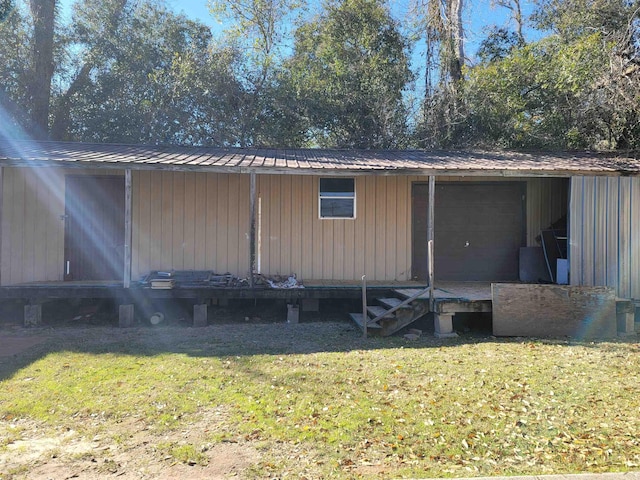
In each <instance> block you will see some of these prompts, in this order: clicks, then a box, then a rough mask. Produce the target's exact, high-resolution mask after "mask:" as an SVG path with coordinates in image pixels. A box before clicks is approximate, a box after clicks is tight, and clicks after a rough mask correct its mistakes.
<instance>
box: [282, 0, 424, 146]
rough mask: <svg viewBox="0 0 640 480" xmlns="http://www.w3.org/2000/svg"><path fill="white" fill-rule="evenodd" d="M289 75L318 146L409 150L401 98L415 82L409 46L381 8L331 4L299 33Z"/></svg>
mask: <svg viewBox="0 0 640 480" xmlns="http://www.w3.org/2000/svg"><path fill="white" fill-rule="evenodd" d="M287 68H288V73H289V81H290V85H291V90H292V91H295V92H296V100H297V104H296V107H297V108H298V109H299V110H300V111H302V112H304V116H305V117H306V119H307V122H308V131H309V136H310V141H311V143H312V144H315V145H319V146H337V147H353V148H390V147H400V146H402V145H403V143H404V132H405V127H406V123H405V122H406V119H407V111H406V109H405V108H404V104H403V99H402V93H403V90H404V89H405V87H406V86H407V84H408V82H409V81H410V80H411V79H412V74H411V71H410V69H409V62H408V58H407V41H406V39H405V38H403V36H402V35H401V33H400V32H399V28H398V25H397V24H396V23H395V22H394V21H393V20H392V18H391V16H390V14H389V12H388V10H387V9H386V8H384V7H383V6H382V5H381V4H380V2H378V1H376V0H345V1H343V2H334V3H328V4H327V5H326V7H325V11H324V13H323V14H322V15H321V16H319V17H317V18H315V19H313V20H312V21H310V22H308V23H306V24H304V25H302V26H301V27H300V28H299V29H298V30H297V31H296V41H295V51H294V54H293V57H292V58H291V59H290V61H289V62H288V64H287Z"/></svg>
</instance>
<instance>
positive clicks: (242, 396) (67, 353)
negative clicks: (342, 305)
mask: <svg viewBox="0 0 640 480" xmlns="http://www.w3.org/2000/svg"><path fill="white" fill-rule="evenodd" d="M253 328H254V329H255V328H256V327H253ZM272 328H273V329H276V331H274V332H273V334H274V335H282V331H281V329H282V328H283V327H282V326H272ZM335 328H336V329H338V330H340V329H341V334H340V335H336V336H335V337H331V338H326V336H325V337H321V336H318V338H317V339H316V341H317V345H316V347H317V348H313V341H314V337H313V333H312V329H311V327H309V326H305V325H301V326H300V327H299V330H298V332H302V333H301V334H300V335H302V336H303V340H304V342H305V343H304V345H305V347H304V348H296V338H298V337H296V335H293V336H292V337H291V339H290V340H291V341H290V342H289V343H286V342H284V343H282V344H279V345H275V346H272V347H268V346H266V347H261V346H260V345H259V344H256V343H255V342H253V343H248V340H247V339H244V338H242V337H238V338H236V339H234V340H232V341H227V342H220V341H219V340H217V337H216V333H215V330H212V329H206V330H202V331H201V333H200V334H198V335H192V336H189V337H188V338H184V337H181V338H180V339H179V340H173V342H172V343H170V345H168V346H167V345H165V344H164V343H163V344H162V345H161V346H158V345H156V344H154V342H153V341H152V340H153V339H149V338H148V337H147V336H146V335H147V334H145V336H144V338H143V336H140V337H136V338H129V339H123V338H122V336H121V335H116V337H117V338H116V340H117V341H114V339H113V338H110V339H106V340H105V339H104V338H103V339H101V340H96V341H95V342H93V343H91V342H87V341H86V340H84V341H82V342H81V343H79V344H77V345H75V344H69V345H67V346H65V348H64V349H62V350H59V351H55V349H45V350H44V351H43V352H42V356H41V357H40V358H39V359H37V360H35V361H33V362H32V363H30V364H29V365H26V366H24V367H22V368H19V369H16V370H15V371H14V372H13V374H12V375H11V376H9V377H8V378H6V379H5V380H4V381H2V382H0V419H2V423H0V440H1V439H2V438H3V437H4V438H8V435H10V432H9V430H8V425H9V424H11V423H12V422H16V421H17V420H18V419H28V420H31V421H35V422H38V423H40V424H42V425H43V426H45V427H49V428H51V429H60V428H73V429H74V430H76V431H78V432H79V433H80V434H83V435H86V436H93V435H96V434H99V433H102V434H110V435H112V438H113V439H114V442H116V443H117V442H118V441H121V440H119V438H120V437H119V436H122V435H123V434H124V433H126V428H127V427H126V425H127V420H128V419H136V421H140V422H142V423H144V424H145V425H146V426H147V427H148V429H149V433H150V435H160V434H163V433H167V432H173V431H179V430H181V429H184V428H187V427H186V426H188V425H192V426H193V425H197V426H198V428H201V429H203V441H207V442H211V444H213V445H215V444H218V443H220V442H251V443H252V444H253V445H255V446H256V447H257V448H258V449H259V450H260V452H261V454H262V461H261V463H260V464H259V465H255V466H254V467H253V468H252V470H251V472H252V473H251V475H255V476H256V477H259V476H264V475H266V474H273V473H279V474H283V472H286V473H288V474H289V475H293V476H297V475H301V476H305V475H306V476H309V477H324V478H328V477H334V478H350V477H356V476H359V475H362V476H365V477H368V476H371V477H375V476H376V475H380V476H382V477H389V476H392V477H403V476H406V477H412V476H413V477H416V476H422V477H441V476H476V475H520V474H545V473H569V472H589V471H590V472H602V471H625V470H634V469H635V470H637V469H638V468H640V436H638V432H640V395H638V373H639V372H640V347H639V345H638V343H637V342H635V341H633V340H624V341H620V342H613V343H573V344H569V343H567V342H561V341H546V342H545V341H522V340H496V339H491V338H486V339H478V338H466V339H465V338H462V339H460V340H457V341H453V342H451V341H442V342H439V341H437V340H434V339H431V338H423V339H421V340H419V341H418V342H414V343H406V342H405V341H404V340H402V339H400V338H392V339H383V340H369V341H368V342H364V341H362V340H360V339H359V337H358V334H357V333H356V332H355V331H351V330H349V329H347V330H346V333H345V327H344V325H340V324H337V325H335ZM305 329H309V331H307V330H305ZM179 330H180V329H175V332H176V333H175V335H176V336H180V335H183V333H181V332H180V331H179ZM183 330H184V329H183ZM250 330H252V327H247V331H250ZM167 332H168V333H167ZM268 332H269V330H268V328H265V334H266V333H268ZM167 334H172V331H171V330H170V329H169V330H165V331H163V333H162V335H163V336H162V339H165V340H166V338H165V336H166V335H167ZM148 335H156V333H154V332H150V333H148ZM158 335H160V334H158ZM267 343H268V342H267ZM271 350H273V351H271ZM305 351H309V352H310V353H305ZM135 352H138V353H135ZM203 425H206V429H204V427H203ZM204 430H206V431H204ZM108 432H111V433H108ZM13 435H14V436H15V434H13ZM4 443H6V441H5V442H4ZM2 444H3V442H1V441H0V445H2ZM159 451H161V452H162V454H163V455H164V454H168V455H169V456H171V457H172V458H174V459H175V461H178V462H183V463H191V464H199V465H205V464H206V463H207V457H206V448H201V446H200V445H199V444H189V443H187V444H179V443H167V444H164V445H162V446H161V448H159ZM292 452H294V453H292Z"/></svg>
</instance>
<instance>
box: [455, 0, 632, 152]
mask: <svg viewBox="0 0 640 480" xmlns="http://www.w3.org/2000/svg"><path fill="white" fill-rule="evenodd" d="M634 8H637V6H635V7H633V6H631V5H630V4H628V3H625V2H620V1H618V0H594V1H590V0H570V1H562V2H560V1H555V0H549V1H547V2H543V3H542V4H541V7H540V10H539V11H538V12H537V14H536V16H535V18H536V21H537V22H538V25H539V26H540V27H541V28H542V27H543V28H546V29H549V30H552V31H554V32H556V33H554V34H552V35H548V36H547V37H545V38H543V39H542V40H540V41H538V42H535V43H533V44H530V45H525V46H522V47H519V48H516V47H514V48H512V49H511V50H510V52H509V53H508V54H506V55H504V51H501V52H500V54H499V55H487V56H484V57H482V58H481V59H482V62H481V63H480V64H479V65H477V66H475V67H473V68H471V69H470V70H469V72H468V82H467V84H466V92H465V98H466V100H467V102H468V103H467V106H468V117H467V119H466V127H467V128H468V130H467V131H468V132H469V138H470V141H471V142H472V143H476V144H478V143H479V144H482V145H483V146H491V145H494V144H498V145H500V146H503V147H507V148H546V149H549V148H551V149H567V148H568V149H573V148H592V149H616V148H618V149H620V148H622V149H624V148H638V146H640V136H638V133H639V132H640V120H639V117H638V108H639V107H638V106H639V105H640V103H639V101H640V83H639V82H638V81H639V80H640V75H639V72H640V68H638V67H637V65H638V61H639V60H640V57H639V55H638V42H637V39H638V28H637V21H636V20H634V15H635V13H634V12H635V10H634ZM636 13H637V12H636Z"/></svg>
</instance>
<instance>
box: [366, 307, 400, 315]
mask: <svg viewBox="0 0 640 480" xmlns="http://www.w3.org/2000/svg"><path fill="white" fill-rule="evenodd" d="M367 313H368V314H369V315H371V318H377V317H381V318H394V317H395V315H394V314H393V313H387V309H386V308H384V307H381V306H379V305H367Z"/></svg>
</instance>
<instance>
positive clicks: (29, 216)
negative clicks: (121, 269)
mask: <svg viewBox="0 0 640 480" xmlns="http://www.w3.org/2000/svg"><path fill="white" fill-rule="evenodd" d="M78 173H79V172H78V170H62V169H56V168H36V169H31V168H11V167H5V168H3V176H2V187H3V188H2V205H3V212H2V213H3V215H2V249H1V251H0V255H1V258H2V261H1V266H0V268H1V269H2V272H1V277H2V285H15V284H18V283H26V282H35V281H61V280H62V279H63V274H64V214H65V188H66V187H65V178H66V175H70V174H73V175H77V174H78ZM82 174H86V175H123V172H122V171H119V170H117V171H105V170H84V171H83V172H82Z"/></svg>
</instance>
